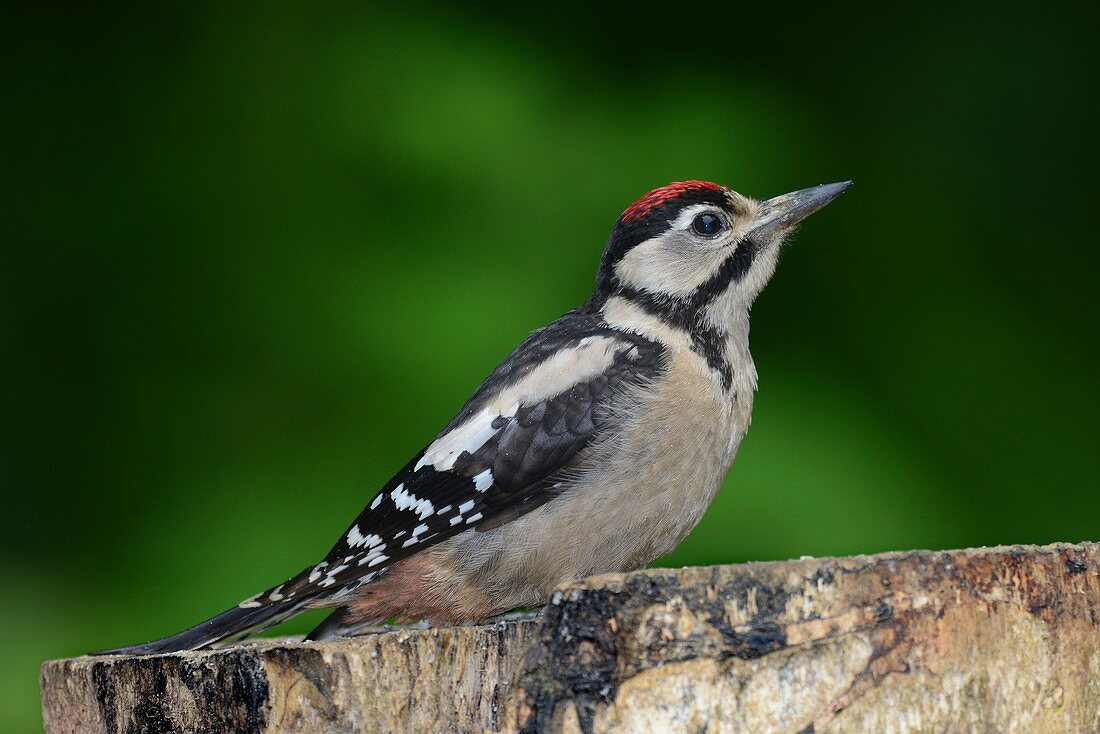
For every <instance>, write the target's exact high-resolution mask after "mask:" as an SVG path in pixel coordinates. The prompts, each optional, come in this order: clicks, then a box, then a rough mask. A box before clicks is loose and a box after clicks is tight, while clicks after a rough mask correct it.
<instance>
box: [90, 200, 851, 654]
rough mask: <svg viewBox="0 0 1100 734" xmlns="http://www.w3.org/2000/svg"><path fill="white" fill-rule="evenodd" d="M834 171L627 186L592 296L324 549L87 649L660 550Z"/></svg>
mask: <svg viewBox="0 0 1100 734" xmlns="http://www.w3.org/2000/svg"><path fill="white" fill-rule="evenodd" d="M850 185H851V182H850V181H845V182H841V183H833V184H824V185H820V186H815V187H813V188H808V189H802V190H800V191H795V192H793V193H790V194H785V195H783V196H777V197H775V198H772V199H767V200H764V201H760V200H755V199H752V198H749V197H747V196H743V195H742V194H739V193H737V192H735V191H733V190H731V189H729V188H726V187H724V186H719V185H718V184H714V183H709V182H706V181H684V182H679V183H672V184H669V185H668V186H663V187H661V188H657V189H654V190H653V191H650V192H649V193H647V194H645V195H644V196H643V197H641V198H640V199H638V200H637V201H636V202H634V203H633V204H631V205H630V206H629V207H628V208H627V209H626V210H625V211H624V212H623V213H622V215H621V216H620V217H619V219H618V221H617V222H616V223H615V226H614V229H613V231H612V233H611V237H610V240H609V241H608V244H607V246H606V248H605V249H604V251H603V255H602V257H601V260H600V264H599V268H598V271H597V274H596V288H595V291H594V292H593V294H592V297H591V298H589V299H588V301H587V302H586V303H584V304H583V305H582V306H580V307H578V308H576V309H574V310H572V311H570V312H568V313H567V314H565V315H564V316H562V317H561V318H559V319H557V320H556V321H554V322H553V323H552V324H550V325H549V326H546V327H545V328H542V329H539V330H537V331H535V332H533V333H532V334H531V335H530V336H529V337H528V338H527V339H526V340H525V341H523V342H522V343H521V344H520V345H519V346H518V347H517V348H516V349H515V351H513V352H512V353H511V354H510V355H509V356H508V357H507V358H506V359H505V360H504V361H503V362H502V363H501V364H500V366H498V367H497V368H496V369H495V370H494V371H493V372H492V374H490V375H489V377H488V378H487V379H486V380H485V381H484V382H483V383H482V384H481V386H480V387H478V389H477V390H476V391H475V392H474V394H473V397H471V398H470V400H469V401H468V402H467V403H466V404H465V405H464V406H463V408H462V409H461V410H460V411H459V412H458V415H456V416H455V417H454V419H453V420H452V421H451V422H450V423H449V424H448V425H447V426H446V427H445V428H444V429H443V431H442V432H441V433H439V434H438V435H437V436H436V437H435V439H434V440H433V441H432V442H431V443H430V444H428V445H427V446H426V447H425V448H424V449H423V450H422V451H421V452H420V453H418V454H417V455H416V456H414V457H413V458H412V460H410V461H409V463H408V464H406V465H405V467H404V468H403V469H401V471H399V472H397V474H395V475H394V476H393V478H392V479H390V480H389V482H387V483H386V484H385V486H383V487H382V490H381V491H380V492H379V493H378V494H377V495H376V496H375V497H374V498H373V500H372V501H371V502H370V503H369V504H368V505H367V507H366V508H365V509H364V510H363V511H362V512H361V513H360V514H359V516H358V517H357V518H356V519H355V522H353V523H352V524H351V525H350V526H349V527H348V528H347V530H346V531H345V532H344V533H343V535H341V536H340V539H339V541H337V543H336V545H334V546H333V548H332V550H331V551H329V553H328V555H327V556H325V558H324V560H322V561H320V562H319V563H317V564H315V565H313V566H309V567H308V568H306V569H305V570H303V571H302V572H301V573H299V574H298V575H296V576H294V577H292V578H291V579H290V580H288V581H286V582H285V583H282V584H279V585H278V586H275V587H274V588H271V589H268V590H267V591H264V592H263V593H260V594H257V595H255V596H252V597H249V598H248V599H246V600H244V601H243V602H241V603H240V604H238V605H237V606H235V607H233V608H232V609H229V610H228V611H226V612H223V613H222V614H219V615H218V616H216V617H214V618H212V619H210V620H208V621H206V622H203V623H201V624H199V625H197V626H195V627H192V628H190V629H187V630H184V631H183V632H179V633H177V634H174V635H171V636H169V637H166V638H163V639H161V640H156V641H153V642H148V643H145V644H142V645H136V646H133V647H128V648H120V649H116V650H107V651H104V652H103V653H102V654H123V653H125V654H154V653H166V652H174V651H179V650H189V649H200V648H204V647H211V646H217V645H221V644H226V643H228V642H232V641H235V640H238V639H242V638H244V637H248V636H251V635H253V634H257V633H259V632H261V631H263V630H266V629H267V628H269V627H271V626H273V625H275V624H277V623H279V622H281V621H283V620H285V619H288V618H289V617H292V616H294V615H295V614H297V613H299V612H301V611H304V610H307V609H312V608H319V607H324V608H334V610H335V611H333V613H332V614H330V615H329V616H328V617H327V618H326V619H325V621H323V622H322V623H321V624H320V626H318V627H317V628H316V629H315V630H314V631H313V632H312V633H310V635H309V638H310V639H324V638H328V637H334V636H339V635H349V634H354V633H355V632H356V631H359V630H361V629H362V628H363V627H365V626H367V625H370V624H376V623H378V622H382V621H385V620H389V619H400V620H404V621H412V620H427V621H430V622H433V623H448V622H454V623H464V622H474V621H479V620H483V619H486V618H489V617H492V616H495V615H499V614H501V613H504V612H507V611H509V610H512V609H516V608H519V607H537V606H540V605H542V604H544V603H545V601H546V599H547V598H548V597H549V595H550V592H551V590H552V589H553V588H554V587H555V586H557V585H558V584H560V583H561V582H563V581H566V580H569V579H575V578H580V577H584V576H590V575H593V574H598V573H605V572H612V571H630V570H634V569H638V568H641V567H643V566H645V565H646V564H648V563H649V562H651V561H652V560H653V559H655V558H657V557H658V556H661V555H663V554H665V553H668V552H669V551H671V550H672V549H674V548H675V547H676V546H677V545H678V544H679V543H680V541H681V540H683V539H684V537H685V536H686V535H687V534H688V532H690V531H691V529H692V528H693V527H695V525H696V524H697V523H698V522H699V520H700V519H701V518H702V516H703V513H704V511H705V510H706V508H707V506H708V505H709V504H710V501H711V500H712V499H713V498H714V495H715V493H716V492H717V491H718V488H719V486H720V485H721V483H722V480H723V478H724V477H725V474H726V472H727V471H728V470H729V467H730V465H731V464H732V462H733V459H734V455H735V454H736V453H737V449H738V447H739V445H740V444H741V440H742V438H743V437H744V435H745V432H746V430H747V429H748V427H749V419H750V415H751V413H752V404H753V394H754V392H755V390H756V382H757V375H756V367H755V365H754V364H753V360H752V356H751V355H750V354H749V309H750V307H751V306H752V304H753V301H754V300H755V299H756V297H757V295H758V294H759V293H760V291H761V290H762V289H763V288H764V286H765V285H766V284H767V282H768V280H769V279H770V278H771V276H772V273H773V272H774V271H775V267H776V263H777V261H778V258H779V253H780V249H781V246H782V244H783V242H784V240H785V239H786V238H787V236H788V235H789V234H790V233H791V232H792V231H793V229H794V228H795V227H796V226H797V225H798V224H799V222H801V221H802V220H803V219H805V218H806V217H807V216H809V215H810V214H813V213H814V212H816V211H818V210H819V209H821V208H822V207H823V206H825V205H826V204H828V203H829V202H830V201H832V200H833V199H835V198H836V197H837V196H839V195H840V194H841V193H842V192H844V191H845V189H847V188H848V187H849V186H850Z"/></svg>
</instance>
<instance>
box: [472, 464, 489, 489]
mask: <svg viewBox="0 0 1100 734" xmlns="http://www.w3.org/2000/svg"><path fill="white" fill-rule="evenodd" d="M491 486H493V470H492V469H486V470H485V471H483V472H481V473H480V474H478V475H477V476H476V477H474V489H476V490H477V491H478V492H484V491H486V490H487V489H489V487H491Z"/></svg>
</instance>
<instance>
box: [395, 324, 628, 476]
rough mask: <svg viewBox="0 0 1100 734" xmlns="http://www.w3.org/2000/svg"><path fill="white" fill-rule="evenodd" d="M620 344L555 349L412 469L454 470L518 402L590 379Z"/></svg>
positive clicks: (593, 341) (589, 342)
mask: <svg viewBox="0 0 1100 734" xmlns="http://www.w3.org/2000/svg"><path fill="white" fill-rule="evenodd" d="M621 347H622V342H621V341H619V340H617V339H614V338H612V337H606V336H589V337H585V338H584V339H581V340H580V341H579V342H577V344H576V345H575V346H573V347H571V348H569V349H563V350H561V351H560V352H557V353H555V354H554V355H552V356H551V357H550V358H549V359H547V360H546V361H544V362H542V363H540V364H539V365H538V366H536V367H535V368H534V369H532V370H531V371H530V372H528V373H527V374H526V375H524V376H523V378H522V379H521V380H519V381H517V382H516V383H515V384H513V385H509V386H508V387H506V388H504V389H503V390H501V391H500V392H499V393H497V394H496V395H494V396H492V397H491V398H490V399H489V401H488V403H487V404H486V406H485V407H484V408H483V409H482V410H481V412H479V413H477V414H475V415H473V416H471V417H470V418H469V419H467V420H466V421H465V422H464V423H462V424H460V425H459V426H458V427H457V428H454V429H452V430H451V431H449V432H447V433H445V434H444V435H442V436H440V437H439V438H437V439H436V440H435V441H433V442H432V444H431V446H429V447H428V448H427V450H425V451H424V455H423V456H421V457H420V460H419V461H417V462H416V466H415V467H413V471H419V470H420V469H423V468H424V467H425V466H431V467H433V468H434V469H435V470H436V471H447V470H449V469H451V468H453V467H454V465H455V461H457V460H458V457H459V456H461V455H462V454H473V453H477V451H478V449H480V448H481V447H482V446H484V445H485V444H486V443H488V441H489V439H491V438H492V437H493V436H495V435H497V434H498V433H500V431H501V430H503V428H504V426H503V425H501V426H500V427H497V428H494V427H493V424H494V423H496V422H497V421H498V419H500V418H513V417H515V415H516V411H517V410H519V408H520V407H521V406H526V405H534V404H535V403H540V402H542V401H544V400H547V399H549V398H552V397H555V396H556V395H561V394H562V393H563V392H565V391H566V390H568V389H569V388H571V387H573V386H574V385H577V384H579V383H582V382H588V381H589V380H591V379H592V378H593V377H595V376H597V375H599V374H601V373H602V372H604V371H606V370H607V368H608V367H610V366H611V365H612V364H614V362H615V353H616V351H617V350H618V349H620V348H621ZM491 476H492V475H490V477H491ZM479 491H484V490H479Z"/></svg>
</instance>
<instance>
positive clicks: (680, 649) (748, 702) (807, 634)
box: [41, 543, 1100, 734]
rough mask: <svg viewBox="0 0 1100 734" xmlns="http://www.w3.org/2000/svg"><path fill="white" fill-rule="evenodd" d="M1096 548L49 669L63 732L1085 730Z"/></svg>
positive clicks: (650, 581)
mask: <svg viewBox="0 0 1100 734" xmlns="http://www.w3.org/2000/svg"><path fill="white" fill-rule="evenodd" d="M1098 570H1100V546H1097V545H1096V544H1092V543H1085V544H1080V545H1063V544H1059V545H1051V546H1045V547H1035V546H1009V547H1001V548H984V549H978V550H962V551H950V552H926V551H914V552H907V553H888V554H883V555H878V556H856V557H852V558H825V559H802V560H797V561H784V562H775V563H749V564H742V565H732V566H711V567H702V568H685V569H654V570H648V571H641V572H637V573H631V574H614V575H607V576H600V577H594V578H590V579H585V580H582V581H577V582H574V583H570V584H567V585H565V586H563V587H561V588H560V589H559V590H558V591H556V592H555V594H554V596H553V598H552V599H551V602H550V604H549V605H548V606H547V608H546V611H545V612H544V613H543V615H542V616H541V617H540V618H538V619H535V620H529V621H518V622H501V623H498V624H493V625H480V626H471V627H455V628H439V629H427V630H418V629H404V630H398V631H391V632H383V633H379V634H374V635H370V636H366V637H361V638H355V639H345V640H334V641H328V642H317V643H313V642H293V641H285V640H270V641H260V642H254V643H249V644H243V645H238V646H235V647H232V648H228V649H226V650H221V651H215V652H191V653H177V654H172V655H163V656H154V657H145V658H127V657H104V658H90V657H81V658H74V659H70V660H55V661H50V662H47V663H45V664H44V665H43V666H42V673H41V682H42V700H43V711H44V717H45V727H46V731H47V732H48V733H49V734H55V733H60V732H175V731H184V732H191V731H202V732H303V733H309V734H312V733H321V732H325V733H326V734H327V733H329V732H404V731H409V732H450V731H456V732H485V731H489V732H494V731H506V732H543V731H551V732H617V731H623V732H701V731H706V732H790V733H791V734H795V733H797V732H874V733H875V734H885V733H889V732H1029V733H1031V732H1036V733H1042V732H1052V733H1053V732H1057V733H1058V734H1063V733H1065V732H1097V731H1100V576H1098Z"/></svg>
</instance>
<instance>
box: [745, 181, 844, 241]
mask: <svg viewBox="0 0 1100 734" xmlns="http://www.w3.org/2000/svg"><path fill="white" fill-rule="evenodd" d="M851 185H852V182H851V181H841V182H839V183H831V184H821V185H820V186H813V187H811V188H808V189H802V190H801V191H793V192H791V193H789V194H783V195H782V196H777V197H775V198H774V199H768V200H767V201H763V202H761V203H760V224H758V225H757V226H756V227H755V228H754V229H753V234H754V235H764V236H768V235H773V234H777V233H785V232H788V231H790V230H791V229H794V227H795V226H796V225H797V224H798V223H799V222H801V221H802V220H803V219H805V218H806V217H808V216H810V215H811V214H813V213H814V212H816V211H818V210H819V209H821V208H823V207H824V206H825V205H826V204H828V203H829V202H830V201H832V200H833V199H835V198H836V197H838V196H840V195H841V194H843V193H844V192H845V191H847V190H848V187H849V186H851Z"/></svg>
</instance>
